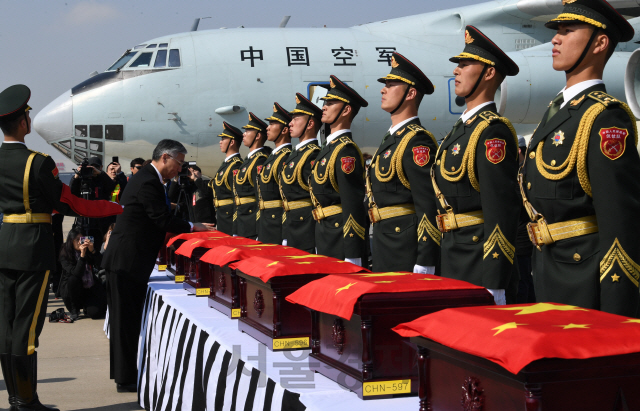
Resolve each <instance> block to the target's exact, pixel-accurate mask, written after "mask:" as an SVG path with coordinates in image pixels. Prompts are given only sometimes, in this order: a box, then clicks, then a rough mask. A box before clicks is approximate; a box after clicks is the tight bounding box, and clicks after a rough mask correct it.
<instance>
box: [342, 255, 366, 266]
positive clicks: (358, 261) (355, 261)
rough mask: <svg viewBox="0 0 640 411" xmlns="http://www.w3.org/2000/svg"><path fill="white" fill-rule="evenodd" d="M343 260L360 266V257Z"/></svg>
mask: <svg viewBox="0 0 640 411" xmlns="http://www.w3.org/2000/svg"><path fill="white" fill-rule="evenodd" d="M344 261H346V262H348V263H351V264H355V265H357V266H358V267H362V258H360V257H358V258H345V259H344Z"/></svg>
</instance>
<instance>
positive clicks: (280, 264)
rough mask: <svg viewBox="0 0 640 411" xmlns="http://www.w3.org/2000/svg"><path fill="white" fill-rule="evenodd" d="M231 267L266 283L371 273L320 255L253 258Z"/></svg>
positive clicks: (233, 264) (232, 264)
mask: <svg viewBox="0 0 640 411" xmlns="http://www.w3.org/2000/svg"><path fill="white" fill-rule="evenodd" d="M229 267H230V268H233V269H238V270H240V271H242V272H243V273H245V274H247V275H250V276H252V277H258V278H259V279H261V280H262V281H264V282H265V283H266V282H267V281H269V280H270V279H271V278H273V277H284V276H287V275H300V274H336V273H337V274H351V273H364V272H369V270H367V269H366V268H362V267H360V266H357V265H355V264H351V263H348V262H346V261H342V260H338V259H337V258H332V257H326V256H324V255H318V254H306V255H287V256H273V257H266V256H262V257H251V258H249V259H247V260H241V261H238V262H235V263H231V264H229Z"/></svg>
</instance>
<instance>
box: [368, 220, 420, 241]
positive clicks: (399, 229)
mask: <svg viewBox="0 0 640 411" xmlns="http://www.w3.org/2000/svg"><path fill="white" fill-rule="evenodd" d="M415 220H416V219H415V215H410V216H402V217H396V218H393V219H390V220H388V221H384V222H383V226H382V227H381V228H382V232H383V233H384V234H396V235H398V236H403V235H406V233H407V232H408V231H411V232H412V233H414V235H416V238H417V232H418V231H417V228H416V221H415ZM374 230H375V227H374Z"/></svg>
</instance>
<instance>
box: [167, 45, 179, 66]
mask: <svg viewBox="0 0 640 411" xmlns="http://www.w3.org/2000/svg"><path fill="white" fill-rule="evenodd" d="M169 67H180V50H178V49H171V50H169Z"/></svg>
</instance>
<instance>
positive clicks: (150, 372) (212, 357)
mask: <svg viewBox="0 0 640 411" xmlns="http://www.w3.org/2000/svg"><path fill="white" fill-rule="evenodd" d="M138 370H139V372H138V379H139V380H138V400H139V403H140V405H141V406H142V407H144V408H145V409H146V410H148V411H152V410H153V411H155V410H162V411H165V410H166V411H189V410H194V411H196V410H208V411H213V410H215V411H226V410H231V411H234V410H235V411H242V410H244V411H252V410H260V411H267V410H268V411H271V410H284V411H304V410H305V409H306V407H305V406H304V405H303V404H302V403H301V402H300V399H299V397H300V395H299V394H296V393H293V392H291V391H288V390H286V389H284V388H282V387H281V386H280V384H277V383H276V382H274V381H273V380H272V379H270V378H269V377H268V376H267V375H266V373H263V372H260V371H259V370H258V369H257V368H255V367H253V366H252V365H251V364H249V363H246V362H245V361H243V360H242V359H241V358H240V356H239V355H234V354H233V353H232V352H230V351H227V350H226V349H225V348H224V347H223V346H222V345H221V344H220V343H219V342H217V341H214V340H213V338H211V337H210V335H209V334H208V333H207V332H206V331H205V330H203V329H201V328H199V327H198V326H197V325H196V324H195V323H194V322H193V321H192V320H190V319H189V318H187V316H186V315H184V314H183V313H181V312H179V311H178V310H176V309H175V308H173V307H171V306H170V305H169V304H167V303H166V302H165V301H164V300H163V298H162V295H160V294H159V293H156V292H154V291H153V289H152V288H151V287H150V288H149V290H148V291H147V298H146V302H145V313H144V316H143V324H142V331H141V336H140V342H139V347H138Z"/></svg>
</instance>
